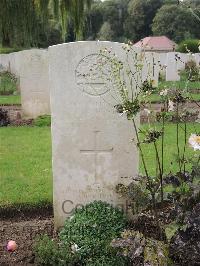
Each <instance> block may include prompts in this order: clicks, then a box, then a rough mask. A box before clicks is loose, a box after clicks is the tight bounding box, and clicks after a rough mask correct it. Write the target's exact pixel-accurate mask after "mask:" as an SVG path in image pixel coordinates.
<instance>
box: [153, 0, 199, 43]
mask: <svg viewBox="0 0 200 266" xmlns="http://www.w3.org/2000/svg"><path fill="white" fill-rule="evenodd" d="M152 30H153V33H154V35H158V36H159V35H166V36H167V37H169V38H171V39H172V40H174V41H175V42H180V41H182V40H184V39H186V38H199V37H200V33H199V24H198V23H197V21H196V18H195V17H194V16H192V15H191V11H190V9H188V8H185V7H182V6H181V5H177V4H166V5H163V6H162V7H161V8H160V9H159V10H158V12H157V13H156V16H155V17H154V19H153V24H152Z"/></svg>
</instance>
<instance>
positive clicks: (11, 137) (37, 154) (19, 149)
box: [0, 124, 200, 206]
mask: <svg viewBox="0 0 200 266" xmlns="http://www.w3.org/2000/svg"><path fill="white" fill-rule="evenodd" d="M143 127H147V125H144V126H143ZM158 127H159V125H158ZM195 127H196V130H197V131H198V132H200V124H196V126H195ZM188 130H189V132H188V136H189V135H190V133H192V132H195V128H194V127H193V125H192V124H190V125H189V129H188ZM127 141H129V140H127ZM181 141H183V132H182V134H181V137H180V142H181ZM175 143H176V138H175V125H173V124H169V125H167V135H166V140H165V147H166V150H165V170H166V172H169V171H170V170H172V171H174V170H177V167H176V166H175V164H174V161H175V158H174V153H175V147H176V146H175ZM143 148H144V154H145V158H146V161H147V165H148V169H149V173H150V174H151V175H154V174H155V170H154V163H155V152H154V150H153V146H152V144H144V145H143ZM193 153H194V152H193V150H192V149H191V148H189V147H187V155H192V154H193ZM141 171H142V166H141V165H140V172H141ZM45 202H47V203H51V202H52V171H51V133H50V128H49V127H7V128H6V127H4V128H0V206H9V205H15V204H17V205H19V204H27V203H28V204H30V205H40V204H42V203H45Z"/></svg>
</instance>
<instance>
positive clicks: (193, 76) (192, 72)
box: [185, 60, 200, 82]
mask: <svg viewBox="0 0 200 266" xmlns="http://www.w3.org/2000/svg"><path fill="white" fill-rule="evenodd" d="M185 74H186V76H187V78H188V80H189V81H192V82H195V81H200V67H198V66H197V65H196V62H195V61H192V60H191V61H189V62H187V63H186V65H185Z"/></svg>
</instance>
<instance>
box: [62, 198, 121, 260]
mask: <svg viewBox="0 0 200 266" xmlns="http://www.w3.org/2000/svg"><path fill="white" fill-rule="evenodd" d="M125 226H126V219H125V217H124V215H123V213H122V212H121V211H120V210H118V209H116V208H114V207H112V206H111V205H110V204H108V203H104V202H97V201H95V202H93V203H91V204H88V205H86V206H85V207H83V208H81V209H77V210H76V211H75V214H74V216H73V217H71V219H70V220H67V221H66V222H65V225H64V228H63V230H62V231H61V233H60V239H61V241H62V243H64V244H65V245H73V244H74V245H77V252H78V254H79V255H80V257H81V261H82V262H94V261H96V259H97V258H100V257H102V256H103V255H104V256H108V257H109V256H110V255H112V254H113V250H112V248H111V246H110V242H111V240H112V239H113V238H115V237H117V236H119V235H120V232H121V231H122V230H123V228H124V227H125ZM114 254H115V253H114Z"/></svg>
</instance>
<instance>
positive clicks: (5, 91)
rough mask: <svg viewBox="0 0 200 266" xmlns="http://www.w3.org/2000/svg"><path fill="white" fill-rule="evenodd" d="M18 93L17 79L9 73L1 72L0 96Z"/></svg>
mask: <svg viewBox="0 0 200 266" xmlns="http://www.w3.org/2000/svg"><path fill="white" fill-rule="evenodd" d="M16 91H17V78H16V76H15V75H13V74H12V73H10V72H9V71H3V72H0V95H11V94H13V93H14V92H16Z"/></svg>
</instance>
